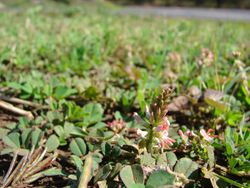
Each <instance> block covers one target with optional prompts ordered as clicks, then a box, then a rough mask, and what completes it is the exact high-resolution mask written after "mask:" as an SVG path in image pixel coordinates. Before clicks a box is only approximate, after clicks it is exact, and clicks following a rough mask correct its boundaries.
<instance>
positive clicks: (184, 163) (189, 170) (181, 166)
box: [174, 157, 199, 178]
mask: <svg viewBox="0 0 250 188" xmlns="http://www.w3.org/2000/svg"><path fill="white" fill-rule="evenodd" d="M198 168H199V166H198V164H197V163H196V162H194V161H192V160H191V159H189V158H185V157H183V158H181V159H180V160H179V161H178V162H177V164H176V165H175V168H174V171H175V172H178V173H182V174H184V175H185V176H186V177H187V178H190V177H192V176H193V173H194V172H195V171H196V170H197V169H198Z"/></svg>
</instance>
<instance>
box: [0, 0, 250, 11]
mask: <svg viewBox="0 0 250 188" xmlns="http://www.w3.org/2000/svg"><path fill="white" fill-rule="evenodd" d="M42 1H46V0H0V3H1V4H2V5H0V6H3V5H18V4H23V3H30V2H32V3H37V2H42ZM51 1H56V2H61V3H66V4H70V3H76V2H104V1H106V2H107V1H109V2H112V3H114V4H119V5H145V6H146V5H147V6H175V7H176V6H177V7H206V8H240V9H249V8H250V0H51Z"/></svg>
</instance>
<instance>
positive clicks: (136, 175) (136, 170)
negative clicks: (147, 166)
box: [120, 164, 144, 187]
mask: <svg viewBox="0 0 250 188" xmlns="http://www.w3.org/2000/svg"><path fill="white" fill-rule="evenodd" d="M120 177H121V179H122V181H123V183H124V184H125V185H126V187H131V186H132V185H133V184H136V183H142V184H143V183H144V174H143V170H142V167H141V166H140V165H138V164H136V165H132V166H130V165H128V166H125V167H124V168H123V169H122V170H121V172H120Z"/></svg>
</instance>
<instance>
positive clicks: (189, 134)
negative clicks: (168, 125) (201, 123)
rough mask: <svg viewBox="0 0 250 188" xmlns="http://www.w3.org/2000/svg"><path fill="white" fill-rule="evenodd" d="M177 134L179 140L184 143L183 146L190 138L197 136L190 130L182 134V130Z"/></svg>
mask: <svg viewBox="0 0 250 188" xmlns="http://www.w3.org/2000/svg"><path fill="white" fill-rule="evenodd" d="M178 134H179V135H180V137H181V139H182V140H183V141H184V143H185V144H188V140H189V138H190V137H197V135H196V134H194V132H193V131H190V130H187V131H186V132H185V133H183V132H182V130H179V131H178Z"/></svg>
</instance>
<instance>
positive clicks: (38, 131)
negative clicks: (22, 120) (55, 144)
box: [31, 128, 42, 147]
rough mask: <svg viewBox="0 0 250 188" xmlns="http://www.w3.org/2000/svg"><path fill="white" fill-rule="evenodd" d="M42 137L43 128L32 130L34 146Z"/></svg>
mask: <svg viewBox="0 0 250 188" xmlns="http://www.w3.org/2000/svg"><path fill="white" fill-rule="evenodd" d="M41 137H42V131H41V129H38V128H37V129H36V130H34V131H32V133H31V142H32V146H35V147H37V145H38V143H39V142H40V140H41Z"/></svg>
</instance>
